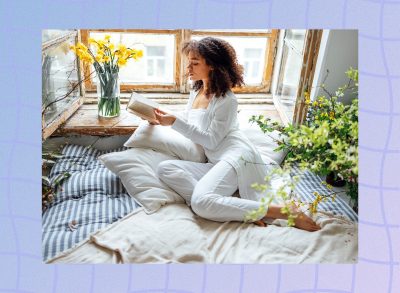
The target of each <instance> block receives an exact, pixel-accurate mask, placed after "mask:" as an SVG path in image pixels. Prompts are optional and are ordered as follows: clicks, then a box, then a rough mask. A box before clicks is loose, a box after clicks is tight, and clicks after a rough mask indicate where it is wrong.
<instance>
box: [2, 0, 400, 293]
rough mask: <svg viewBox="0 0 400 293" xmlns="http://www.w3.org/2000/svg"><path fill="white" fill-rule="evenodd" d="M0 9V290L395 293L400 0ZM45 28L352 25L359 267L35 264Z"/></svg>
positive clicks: (121, 2) (80, 0)
mask: <svg viewBox="0 0 400 293" xmlns="http://www.w3.org/2000/svg"><path fill="white" fill-rule="evenodd" d="M178 11H179V12H178ZM0 15H1V17H0V30H1V34H0V43H1V46H0V48H1V50H0V52H1V53H0V85H1V87H2V88H3V94H2V95H1V98H0V99H1V104H0V105H1V109H2V110H0V125H1V127H0V165H1V168H0V221H1V224H0V266H1V267H0V270H1V272H0V292H27V293H28V292H67V293H70V292H137V293H138V292H177V293H178V292H182V293H183V292H217V293H218V292H277V293H278V292H292V293H294V292H329V293H330V292H343V293H347V292H400V273H399V261H400V245H399V244H400V229H399V227H400V226H399V225H400V212H399V208H400V180H399V179H400V176H399V173H400V172H399V166H400V135H399V132H400V97H399V96H400V58H399V57H400V53H399V52H400V28H399V21H398V19H399V16H400V1H398V0H396V1H395V0H386V1H378V0H334V1H322V0H297V1H288V0H285V1H282V0H236V1H235V0H202V1H200V0H185V1H168V0H165V1H163V0H142V1H128V0H117V1H94V0H68V1H67V0H47V1H18V0H13V1H11V0H9V1H3V0H1V1H0ZM45 28H54V29H55V28H64V29H68V28H332V29H333V28H337V29H344V28H349V29H359V67H360V85H361V87H360V96H361V98H360V170H361V171H360V236H359V241H360V248H359V264H358V265H120V266H111V265H74V266H73V265H44V264H42V261H41V259H42V256H41V212H40V210H41V204H40V197H39V194H40V193H41V189H40V187H41V185H40V175H41V158H40V154H41V131H40V129H41V117H40V109H41V98H40V97H41V63H40V54H41V30H42V29H45Z"/></svg>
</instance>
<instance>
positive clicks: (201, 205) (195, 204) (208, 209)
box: [191, 188, 215, 218]
mask: <svg viewBox="0 0 400 293" xmlns="http://www.w3.org/2000/svg"><path fill="white" fill-rule="evenodd" d="M214 201H215V196H213V195H212V194H209V193H206V192H202V191H201V188H200V190H199V188H195V189H194V191H193V195H192V200H191V206H192V210H193V211H194V212H195V213H196V214H197V215H199V216H200V217H203V218H209V217H210V215H212V213H213V211H212V204H213V202H214Z"/></svg>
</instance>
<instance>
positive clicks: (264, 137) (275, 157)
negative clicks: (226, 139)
mask: <svg viewBox="0 0 400 293" xmlns="http://www.w3.org/2000/svg"><path fill="white" fill-rule="evenodd" d="M241 130H242V132H243V134H244V135H245V136H246V137H247V138H248V139H249V140H250V141H251V142H252V143H253V144H254V146H255V147H256V148H257V150H258V151H259V152H260V155H261V157H262V158H263V161H264V162H266V163H269V162H273V163H276V164H278V165H280V164H281V163H282V162H283V160H284V159H285V157H286V154H287V151H278V152H275V151H274V150H275V149H276V148H277V147H278V144H277V143H276V142H275V141H274V139H280V140H281V139H282V137H280V132H279V131H273V132H267V133H264V132H262V130H261V129H260V128H259V127H258V126H257V127H249V128H245V129H241Z"/></svg>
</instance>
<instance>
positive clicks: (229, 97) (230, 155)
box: [172, 91, 269, 201]
mask: <svg viewBox="0 0 400 293" xmlns="http://www.w3.org/2000/svg"><path fill="white" fill-rule="evenodd" d="M197 94H198V92H197V91H196V92H191V93H190V96H189V101H188V103H187V106H186V111H185V112H184V114H183V115H182V116H181V117H177V119H176V120H175V122H174V124H173V125H172V128H173V129H175V130H176V131H178V132H179V133H181V134H182V135H184V136H186V137H187V138H189V139H191V140H192V141H193V142H194V143H197V144H199V145H201V146H203V148H204V150H205V154H206V156H207V158H208V161H209V162H211V163H214V164H215V163H217V162H218V161H220V160H224V161H226V162H228V163H229V164H230V165H232V166H233V167H234V168H235V170H236V172H237V174H238V184H239V193H240V196H241V197H242V198H247V199H251V200H257V201H258V200H260V199H261V198H262V197H263V196H265V194H263V193H261V192H259V191H256V190H254V189H253V188H251V185H252V184H253V183H264V177H265V175H266V174H267V171H268V168H269V167H268V166H267V165H265V164H263V161H262V158H261V156H260V154H259V152H258V151H257V150H256V148H255V147H254V145H253V144H252V143H251V142H250V141H249V140H248V139H247V138H246V137H245V136H244V135H243V134H242V132H241V131H240V130H239V123H238V119H237V107H238V103H237V99H236V96H235V95H234V94H233V93H232V92H231V91H228V92H227V93H226V95H225V96H224V97H219V98H217V97H215V96H214V97H213V98H212V99H211V101H210V103H209V105H208V107H207V109H206V110H205V112H204V115H203V118H202V119H201V121H199V124H198V125H194V124H190V123H188V122H187V115H188V113H189V111H193V110H192V105H193V101H194V99H195V98H196V95H197ZM196 110H197V109H196ZM196 110H194V111H196Z"/></svg>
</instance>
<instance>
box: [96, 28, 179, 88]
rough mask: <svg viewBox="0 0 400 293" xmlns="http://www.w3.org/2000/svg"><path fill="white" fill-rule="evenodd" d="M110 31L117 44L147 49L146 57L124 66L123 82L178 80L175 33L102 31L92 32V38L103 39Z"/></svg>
mask: <svg viewBox="0 0 400 293" xmlns="http://www.w3.org/2000/svg"><path fill="white" fill-rule="evenodd" d="M106 34H108V35H110V36H111V39H110V41H111V42H113V43H115V44H118V43H123V44H125V45H126V46H127V47H130V46H132V47H133V48H135V49H141V50H143V52H144V54H143V58H141V59H139V60H137V61H133V62H128V63H127V65H126V66H124V67H122V68H121V69H120V73H119V77H120V80H121V83H125V84H135V83H141V84H142V83H150V84H151V83H157V84H173V83H174V78H173V77H174V55H175V54H174V50H175V35H168V34H147V33H146V34H140V33H116V32H110V33H103V32H101V33H90V37H91V38H94V39H103V38H104V36H105V35H106ZM95 81H96V80H95Z"/></svg>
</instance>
